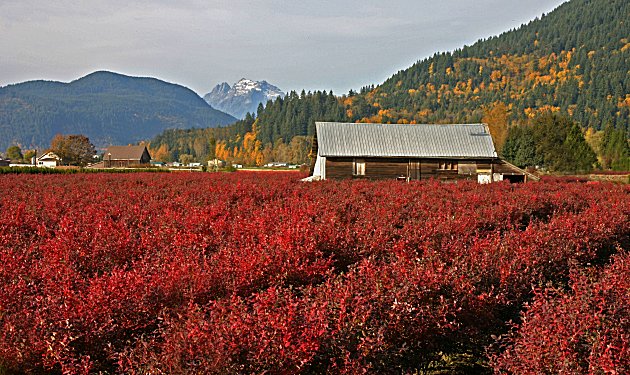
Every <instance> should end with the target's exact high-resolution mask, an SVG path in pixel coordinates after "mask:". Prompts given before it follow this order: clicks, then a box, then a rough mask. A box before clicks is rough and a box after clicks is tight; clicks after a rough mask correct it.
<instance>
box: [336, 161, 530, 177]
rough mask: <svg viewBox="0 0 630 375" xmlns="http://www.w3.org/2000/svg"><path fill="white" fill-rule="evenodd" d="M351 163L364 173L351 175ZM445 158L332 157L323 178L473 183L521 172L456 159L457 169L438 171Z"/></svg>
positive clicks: (495, 164) (498, 163)
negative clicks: (486, 176)
mask: <svg viewBox="0 0 630 375" xmlns="http://www.w3.org/2000/svg"><path fill="white" fill-rule="evenodd" d="M355 160H363V161H364V162H365V174H364V175H355V174H354V162H355ZM444 161H446V160H445V159H408V158H336V157H329V158H327V159H326V178H331V179H344V178H354V179H371V180H381V179H396V178H401V177H404V178H405V179H407V178H408V179H410V180H424V179H431V178H434V179H439V180H476V179H477V175H479V174H495V173H500V174H503V175H511V174H514V175H519V176H523V173H522V171H520V170H518V169H515V168H513V167H512V166H511V165H509V164H507V163H505V162H504V161H503V160H500V159H496V160H479V159H477V160H457V159H450V160H447V161H448V162H453V163H457V169H450V170H449V169H446V170H445V169H440V162H444Z"/></svg>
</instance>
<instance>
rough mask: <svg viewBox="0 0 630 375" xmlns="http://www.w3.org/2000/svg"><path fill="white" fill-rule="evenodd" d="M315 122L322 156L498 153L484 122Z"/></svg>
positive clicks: (475, 154)
mask: <svg viewBox="0 0 630 375" xmlns="http://www.w3.org/2000/svg"><path fill="white" fill-rule="evenodd" d="M315 125H316V128H317V142H318V148H319V154H320V155H321V156H356V157H359V156H363V157H369V156H374V157H436V158H441V157H463V158H475V157H482V158H493V157H497V153H496V151H495V149H494V144H493V142H492V137H491V136H490V133H489V131H488V128H487V126H486V125H485V124H435V125H434V124H365V123H359V124H354V123H339V122H317V123H316V124H315Z"/></svg>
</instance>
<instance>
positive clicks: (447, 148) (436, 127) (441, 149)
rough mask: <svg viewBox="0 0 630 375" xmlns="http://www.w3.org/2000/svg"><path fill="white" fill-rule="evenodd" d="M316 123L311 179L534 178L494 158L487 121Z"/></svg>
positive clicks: (480, 180) (482, 180) (494, 151)
mask: <svg viewBox="0 0 630 375" xmlns="http://www.w3.org/2000/svg"><path fill="white" fill-rule="evenodd" d="M315 125H316V135H315V137H314V140H313V148H312V152H311V154H312V155H314V156H315V163H312V165H313V166H312V168H311V171H312V173H311V174H312V179H315V180H318V179H321V180H325V179H350V178H352V179H399V180H407V181H410V180H423V179H431V178H433V179H439V180H476V181H478V182H480V183H488V182H493V181H502V180H509V181H512V182H525V181H527V180H537V179H538V178H537V177H536V176H534V175H532V174H530V173H527V172H526V171H524V170H522V169H520V168H518V167H516V166H514V165H512V164H510V163H508V162H506V161H504V160H502V159H501V158H499V157H498V155H497V152H496V150H495V147H494V143H493V141H492V137H491V136H490V131H489V130H488V126H487V125H486V124H365V123H360V124H355V123H338V122H317V123H316V124H315Z"/></svg>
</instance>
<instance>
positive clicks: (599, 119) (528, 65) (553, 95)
mask: <svg viewBox="0 0 630 375" xmlns="http://www.w3.org/2000/svg"><path fill="white" fill-rule="evenodd" d="M629 16H630V2H628V1H626V0H597V1H590V0H572V1H570V2H567V3H565V4H563V5H561V6H560V7H559V8H558V9H556V10H555V11H554V12H552V13H550V14H549V15H547V16H543V17H542V18H541V19H536V20H534V21H532V22H530V23H529V24H528V25H524V26H522V27H521V28H519V29H518V30H512V31H509V32H506V33H503V34H501V35H500V36H497V37H492V38H489V39H487V40H481V41H479V42H477V43H475V44H474V45H472V46H469V47H464V48H463V49H460V50H456V51H454V52H452V53H450V52H448V53H438V54H435V55H434V56H433V57H430V58H427V59H425V60H422V61H419V62H418V63H416V64H415V65H413V66H412V67H410V68H408V69H405V70H402V71H400V72H398V73H396V74H395V75H394V76H392V77H391V78H390V79H388V80H387V81H385V82H384V83H383V84H382V85H380V86H378V87H376V88H375V89H374V90H370V91H368V92H367V93H365V94H361V95H359V97H361V98H362V99H360V100H359V99H358V98H357V99H355V102H354V103H353V105H352V106H351V108H352V113H353V118H354V119H362V118H366V119H370V118H372V117H373V116H374V114H375V112H376V109H379V111H382V116H380V117H384V118H383V120H388V121H391V122H396V121H398V120H400V119H406V120H409V121H416V122H428V123H434V122H476V121H478V119H479V118H480V115H481V113H482V109H483V107H484V106H489V105H492V104H493V103H495V102H498V101H500V102H504V103H506V104H508V105H509V106H510V109H511V118H510V120H511V121H512V122H521V121H523V120H526V119H527V118H531V117H533V116H534V115H536V114H537V113H542V112H545V111H546V110H548V109H553V110H555V111H559V112H561V113H563V114H568V115H571V116H572V117H573V118H574V120H576V121H577V122H578V123H580V124H581V125H582V126H583V127H592V128H594V129H603V127H604V126H605V125H606V124H612V125H613V126H614V127H615V128H616V129H624V130H627V129H628V126H629V119H630V101H628V100H627V98H628V97H627V96H626V95H627V93H629V92H630V75H628V74H627V73H628V61H630V44H629V43H630V39H629V37H630V23H629V22H627V19H628V17H629ZM363 98H364V99H365V100H363ZM365 101H367V103H368V104H369V105H371V107H373V108H370V106H366V105H365ZM377 117H378V116H377Z"/></svg>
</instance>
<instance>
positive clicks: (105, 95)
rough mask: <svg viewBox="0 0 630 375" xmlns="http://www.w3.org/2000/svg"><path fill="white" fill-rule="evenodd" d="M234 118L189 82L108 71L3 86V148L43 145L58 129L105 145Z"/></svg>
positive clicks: (0, 123) (0, 114) (0, 142)
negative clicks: (66, 80)
mask: <svg viewBox="0 0 630 375" xmlns="http://www.w3.org/2000/svg"><path fill="white" fill-rule="evenodd" d="M234 121H236V119H235V118H234V117H232V116H230V115H228V114H226V113H223V112H221V111H218V110H216V109H214V108H212V107H211V106H210V105H209V104H208V103H206V102H205V101H204V100H203V99H202V98H201V97H199V95H197V94H196V93H195V92H193V91H192V90H190V89H188V88H186V87H183V86H180V85H176V84H172V83H168V82H164V81H161V80H158V79H155V78H140V77H130V76H125V75H122V74H117V73H113V72H107V71H98V72H94V73H92V74H89V75H87V76H85V77H83V78H80V79H77V80H75V81H72V82H70V83H62V82H52V81H30V82H24V83H20V84H14V85H9V86H6V87H2V88H0V150H5V149H6V148H7V147H8V146H10V145H14V144H17V145H20V146H21V147H22V148H38V149H43V148H46V147H48V146H49V145H50V140H51V139H52V138H53V137H54V136H55V135H56V134H83V135H86V136H87V137H88V138H90V140H91V141H92V143H94V145H96V146H97V147H104V146H107V145H111V144H128V143H135V142H138V141H142V140H146V139H149V138H151V137H153V136H155V135H157V134H159V133H161V132H162V131H164V130H166V129H172V128H192V127H198V128H206V127H215V126H221V125H227V124H230V123H233V122H234Z"/></svg>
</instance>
